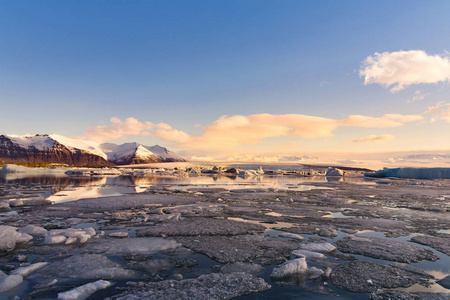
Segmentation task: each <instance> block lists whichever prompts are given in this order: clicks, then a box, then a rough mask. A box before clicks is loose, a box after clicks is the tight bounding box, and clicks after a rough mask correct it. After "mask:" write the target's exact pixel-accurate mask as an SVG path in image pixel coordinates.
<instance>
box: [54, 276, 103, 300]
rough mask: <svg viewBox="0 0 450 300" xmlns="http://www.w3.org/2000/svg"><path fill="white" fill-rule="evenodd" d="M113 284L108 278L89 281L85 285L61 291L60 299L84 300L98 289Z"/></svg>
mask: <svg viewBox="0 0 450 300" xmlns="http://www.w3.org/2000/svg"><path fill="white" fill-rule="evenodd" d="M110 286H111V282H109V281H106V280H98V281H95V282H91V283H87V284H85V285H82V286H79V287H77V288H74V289H72V290H70V291H67V292H64V293H59V294H58V299H61V300H83V299H86V298H88V297H89V296H90V295H92V294H93V293H95V292H96V291H98V290H102V289H106V288H108V287H110Z"/></svg>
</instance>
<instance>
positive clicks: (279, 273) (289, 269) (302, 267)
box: [270, 257, 308, 278]
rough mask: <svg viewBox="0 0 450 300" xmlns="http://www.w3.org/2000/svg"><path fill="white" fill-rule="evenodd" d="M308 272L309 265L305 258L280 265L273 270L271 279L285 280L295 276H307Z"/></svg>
mask: <svg viewBox="0 0 450 300" xmlns="http://www.w3.org/2000/svg"><path fill="white" fill-rule="evenodd" d="M307 271H308V265H307V264H306V260H305V258H304V257H301V258H296V259H293V260H290V261H287V262H285V263H284V264H281V265H279V266H278V267H277V268H275V269H273V271H272V274H270V277H273V278H283V277H286V276H289V275H293V274H305V273H306V272H307Z"/></svg>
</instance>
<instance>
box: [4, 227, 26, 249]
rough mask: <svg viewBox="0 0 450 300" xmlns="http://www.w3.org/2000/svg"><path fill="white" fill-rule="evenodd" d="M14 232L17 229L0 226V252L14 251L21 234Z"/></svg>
mask: <svg viewBox="0 0 450 300" xmlns="http://www.w3.org/2000/svg"><path fill="white" fill-rule="evenodd" d="M16 230H17V227H12V226H7V225H0V252H5V251H9V250H12V249H14V247H15V246H16V243H17V241H18V240H19V239H20V238H21V237H22V234H21V233H18V232H17V231H16Z"/></svg>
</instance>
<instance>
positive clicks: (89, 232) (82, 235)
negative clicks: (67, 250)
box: [44, 227, 96, 244]
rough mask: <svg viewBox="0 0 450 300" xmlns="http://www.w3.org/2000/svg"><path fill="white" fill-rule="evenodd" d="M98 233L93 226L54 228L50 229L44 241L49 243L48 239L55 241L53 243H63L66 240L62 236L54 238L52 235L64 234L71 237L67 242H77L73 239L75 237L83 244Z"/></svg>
mask: <svg viewBox="0 0 450 300" xmlns="http://www.w3.org/2000/svg"><path fill="white" fill-rule="evenodd" d="M95 234H96V232H95V230H94V229H93V228H92V227H89V228H86V229H75V228H69V229H54V230H50V231H49V232H48V233H47V237H46V239H45V241H44V243H47V242H46V241H49V242H50V241H53V242H52V243H53V244H59V243H63V242H65V241H66V240H65V239H64V240H63V239H62V238H58V239H52V238H50V237H52V236H59V237H60V236H63V237H65V238H68V239H70V241H69V242H68V243H67V244H72V243H75V241H74V240H73V239H74V238H75V239H77V241H78V242H79V243H81V244H84V243H86V242H87V241H88V240H89V239H90V238H91V237H92V236H94V235H95Z"/></svg>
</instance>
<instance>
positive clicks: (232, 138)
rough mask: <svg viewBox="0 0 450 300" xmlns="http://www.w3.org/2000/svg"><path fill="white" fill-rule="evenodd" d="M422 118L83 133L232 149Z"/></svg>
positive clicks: (133, 127) (121, 124)
mask: <svg viewBox="0 0 450 300" xmlns="http://www.w3.org/2000/svg"><path fill="white" fill-rule="evenodd" d="M420 119H422V116H420V115H399V114H386V115H384V116H382V117H379V118H375V117H369V116H360V115H352V116H349V117H348V118H346V119H343V120H338V119H329V118H322V117H316V116H307V115H300V114H286V115H272V114H255V115H248V116H242V115H235V116H222V117H220V118H219V119H218V120H216V121H214V122H213V123H211V124H209V125H206V126H205V127H204V128H203V131H202V133H201V134H198V135H189V134H187V133H186V132H184V131H180V130H177V129H174V128H172V127H171V126H170V125H168V124H165V123H158V124H154V123H151V122H140V121H138V120H137V119H134V118H128V119H126V120H125V121H121V120H120V119H117V118H112V119H111V123H112V124H111V125H101V126H96V127H94V128H91V129H88V130H86V132H85V134H86V136H87V138H88V139H91V140H95V141H98V142H103V141H108V140H112V139H127V138H129V137H130V136H155V137H158V138H161V139H163V140H166V141H171V142H174V143H175V146H176V147H180V148H204V149H207V148H210V149H217V148H233V147H238V146H242V145H255V144H259V143H260V141H261V140H262V139H265V138H271V137H281V136H290V137H302V138H307V139H314V138H320V137H330V136H332V135H333V131H334V130H336V129H337V128H338V127H341V126H346V127H363V128H387V127H398V126H402V125H403V124H404V123H406V122H413V121H417V120H420Z"/></svg>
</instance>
